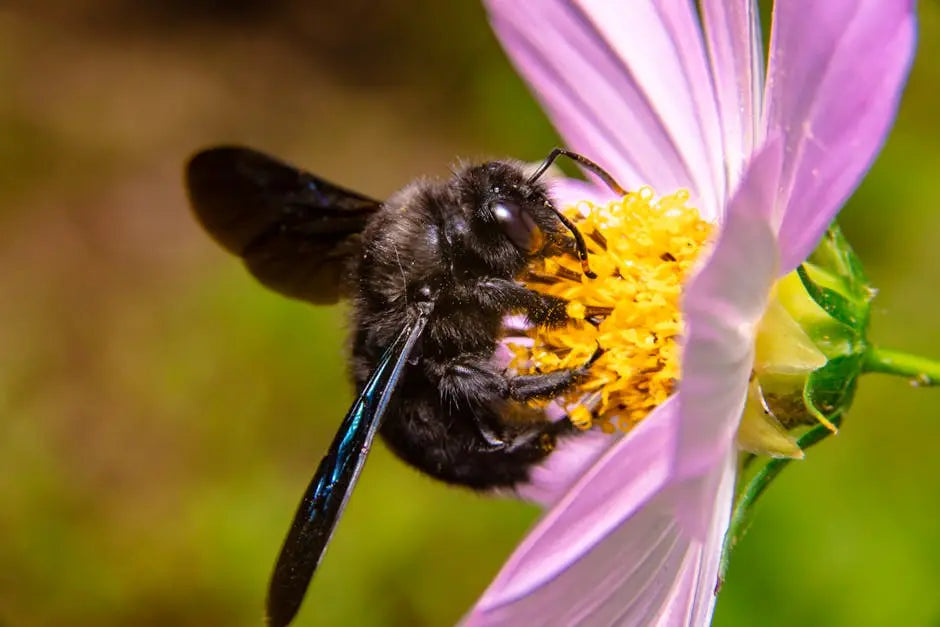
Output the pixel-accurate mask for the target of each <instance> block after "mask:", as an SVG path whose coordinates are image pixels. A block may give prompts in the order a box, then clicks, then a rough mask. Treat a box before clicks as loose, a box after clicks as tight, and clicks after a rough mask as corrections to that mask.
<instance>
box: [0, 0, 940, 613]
mask: <svg viewBox="0 0 940 627" xmlns="http://www.w3.org/2000/svg"><path fill="white" fill-rule="evenodd" d="M920 4H921V14H922V19H921V27H922V34H921V49H920V51H919V54H918V59H917V61H916V63H915V67H914V71H913V75H912V78H911V81H910V85H909V88H908V91H907V95H906V97H905V100H904V104H903V107H902V110H901V114H900V117H899V120H898V123H897V127H896V129H895V131H894V133H893V135H892V137H891V139H890V140H889V142H888V144H887V146H886V148H885V151H884V153H883V155H882V157H881V158H880V159H879V161H878V163H877V164H876V166H875V168H874V169H873V170H872V173H871V175H870V176H869V177H868V178H867V179H866V181H865V183H864V184H863V185H862V187H861V189H860V190H859V192H858V193H857V194H856V195H855V197H854V198H853V199H852V201H851V202H850V203H849V206H848V208H847V209H846V210H845V212H844V213H843V228H844V230H845V232H846V233H847V235H848V236H849V238H850V240H851V241H852V243H853V245H854V246H855V248H856V249H857V250H858V251H859V254H860V255H861V257H862V259H863V260H864V261H865V263H866V270H867V272H868V274H869V276H870V277H871V279H872V282H873V283H874V284H875V285H877V286H879V287H880V289H881V292H880V295H879V297H878V299H877V300H876V301H875V306H874V319H873V339H874V341H875V342H876V343H882V344H884V345H890V346H893V347H898V348H912V349H916V350H917V351H919V352H921V353H925V354H932V355H935V356H936V355H940V330H938V329H940V328H938V326H937V324H936V314H935V313H934V312H935V309H936V308H937V307H938V305H940V295H938V294H940V292H938V290H937V287H936V286H937V285H938V282H940V265H938V264H937V263H936V262H935V258H934V257H933V254H934V252H935V250H936V249H935V248H934V247H935V246H937V243H938V242H937V237H938V236H937V234H938V233H940V212H938V211H936V208H935V204H936V201H935V200H933V199H931V197H930V195H929V194H927V190H928V189H930V187H931V185H933V184H935V183H936V182H937V177H936V172H937V171H938V166H940V163H938V161H940V156H938V152H937V150H936V146H937V144H938V141H940V122H938V118H937V115H936V113H935V112H936V109H937V107H938V106H940V95H938V92H937V91H936V85H937V84H938V82H940V65H938V64H937V63H936V62H935V61H933V62H932V61H931V60H935V59H937V58H938V54H940V50H938V47H940V43H938V42H940V9H938V6H937V3H935V2H922V3H920ZM0 138H2V141H0V268H2V269H0V290H2V292H0V293H2V294H3V295H4V299H3V303H4V304H3V306H0V347H2V350H0V503H2V506H0V564H2V568H0V625H16V626H20V625H23V626H31V625H62V624H69V625H104V626H107V625H125V624H136V625H207V624H212V625H258V624H260V622H261V615H262V605H263V597H264V590H265V585H266V581H267V578H268V575H269V572H270V569H271V567H272V565H273V559H274V556H275V554H276V552H277V550H278V548H279V546H280V543H281V540H282V538H283V534H284V533H285V531H286V529H287V524H288V521H289V519H290V516H291V514H292V513H293V511H294V507H295V506H296V501H297V499H298V497H299V495H300V494H301V492H302V490H303V488H304V487H305V486H306V483H307V481H308V480H309V477H310V474H311V473H312V471H313V469H314V467H315V466H316V463H317V461H318V459H319V457H320V455H321V454H322V452H323V451H324V449H325V448H326V446H327V443H328V442H329V439H330V438H331V437H332V435H333V430H334V429H335V427H336V425H337V424H338V422H339V420H340V417H341V416H342V414H343V412H344V410H345V408H346V406H347V404H348V403H349V402H350V394H349V392H348V386H347V384H346V383H345V365H344V359H343V354H344V349H345V346H344V341H343V339H342V335H343V333H344V332H345V322H344V316H343V312H342V311H341V310H340V309H336V308H334V309H328V308H327V309H323V308H321V309H317V308H312V307H309V306H307V305H304V304H301V303H296V302H290V301H287V300H284V299H282V298H280V297H278V296H276V295H274V294H272V293H270V292H268V291H266V290H264V289H263V288H261V287H260V286H258V285H257V284H256V283H255V282H254V281H253V280H252V279H251V278H250V277H249V276H248V274H247V273H246V272H244V271H243V269H242V268H241V267H240V266H239V264H238V263H237V262H236V261H235V260H234V259H232V258H230V257H228V256H226V255H225V254H224V253H222V252H220V251H219V250H218V249H217V248H216V247H215V246H214V245H213V244H212V242H210V241H209V239H208V238H207V237H206V236H205V235H204V234H203V233H202V232H201V231H200V230H199V228H198V227H197V226H196V225H195V223H194V221H193V220H192V218H191V217H190V215H189V213H188V209H187V205H186V201H185V199H184V196H183V192H182V188H181V182H180V169H181V164H182V162H183V160H184V159H185V158H186V156H187V155H188V154H190V153H191V152H192V151H194V150H195V149H197V148H198V147H201V146H203V145H206V144H211V143H220V142H224V141H239V142H244V143H249V144H252V145H255V146H258V147H260V148H263V149H265V150H268V151H270V152H273V153H275V154H279V155H283V156H284V157H285V158H288V159H290V160H293V161H295V162H297V163H302V164H304V165H305V166H307V167H308V168H309V169H311V170H313V171H316V172H318V173H322V174H323V175H325V176H328V177H331V178H333V179H336V180H338V181H340V182H344V183H346V184H348V185H350V186H354V187H357V188H359V189H361V190H362V191H364V192H367V193H370V194H373V195H376V196H383V195H386V194H388V193H389V192H391V191H392V190H394V189H395V188H396V187H397V186H399V185H400V184H402V183H403V182H405V181H407V180H409V179H411V178H413V177H415V176H416V175H418V174H422V173H425V174H444V173H446V171H447V167H448V164H449V163H451V162H452V161H453V159H454V158H455V157H456V156H486V155H502V154H509V155H513V156H517V157H520V158H524V159H528V160H536V159H538V158H540V157H541V156H542V155H544V154H545V153H546V152H547V150H548V148H549V147H551V146H553V145H554V144H555V143H556V141H557V139H556V137H555V136H554V134H553V131H552V130H551V127H550V125H549V123H548V122H547V120H546V119H545V117H544V115H543V114H542V113H541V112H540V110H539V109H538V107H537V106H536V105H535V103H534V102H533V101H532V99H531V97H530V96H529V94H528V93H527V91H526V89H525V87H524V85H523V84H522V83H521V81H520V80H519V79H518V78H517V77H516V76H515V75H514V73H513V71H512V70H511V68H510V67H509V65H508V64H507V63H506V61H505V59H504V57H503V56H502V53H501V52H500V50H499V47H498V45H497V43H496V41H495V40H494V38H493V37H492V35H491V34H490V32H489V29H488V26H487V24H486V21H485V16H484V14H483V11H482V9H481V8H480V7H479V6H478V5H477V4H476V3H475V2H471V1H469V0H464V1H461V2H449V3H441V2H435V1H434V0H418V1H416V2H413V3H410V4H405V3H399V2H395V1H393V0H385V1H383V2H375V1H371V2H367V1H366V0H346V1H345V2H342V3H334V2H325V1H324V2H301V1H300V0H297V1H285V0H282V1H279V2H269V3H265V2H261V1H260V0H238V1H237V2H231V1H229V2H222V1H218V0H198V1H195V2H185V1H183V0H174V1H172V2H139V1H136V0H76V1H74V2H69V1H67V0H58V1H56V0H45V1H42V2H38V3H36V2H34V3H27V2H25V1H24V2H19V3H17V2H14V3H12V4H11V3H4V5H3V7H2V8H0ZM861 383H862V384H861V386H860V390H859V393H858V397H857V401H856V404H855V408H854V410H853V411H852V412H851V413H850V415H849V416H848V417H847V419H846V423H845V427H844V429H843V431H842V432H841V433H840V435H839V436H838V437H836V438H831V439H830V441H828V442H826V443H825V444H823V445H821V446H819V447H817V448H816V449H814V450H813V451H812V453H811V454H810V455H809V459H808V460H806V461H805V462H803V463H800V464H794V465H792V467H791V469H789V470H788V471H787V472H786V473H785V474H784V475H783V477H782V479H780V480H779V481H778V482H777V484H776V485H775V486H774V487H773V489H772V490H771V491H770V492H769V493H768V495H767V496H766V497H765V499H764V502H763V503H762V504H761V506H760V507H759V509H758V512H757V516H756V519H755V522H754V525H753V527H752V529H751V532H750V533H749V535H748V536H747V537H746V538H745V540H744V542H743V543H742V544H741V546H740V548H739V550H738V553H737V555H736V557H735V560H734V562H733V564H732V568H731V572H730V576H729V579H728V581H727V582H726V583H725V586H724V588H723V594H722V596H721V599H720V602H719V606H718V612H717V617H716V624H717V625H722V626H724V625H754V624H761V625H791V624H796V623H799V624H820V625H823V624H824V625H883V624H904V625H925V624H937V621H940V601H938V597H937V595H936V594H935V589H936V588H937V586H938V585H940V534H938V533H937V525H936V520H937V519H938V517H940V501H938V499H937V498H936V497H935V496H931V495H935V494H936V493H937V490H938V479H937V477H940V457H938V456H937V455H936V444H935V442H936V440H937V439H938V438H940V420H938V414H940V412H938V408H940V405H938V402H940V398H938V396H937V393H936V392H933V391H929V390H927V391H917V390H911V389H908V388H907V386H906V384H905V383H904V382H903V381H899V380H890V379H881V378H877V377H867V378H865V379H864V380H863V381H862V382H861ZM336 390H347V391H344V392H343V393H337V392H336ZM535 515H536V512H535V510H534V509H532V508H530V507H527V506H525V505H521V504H518V503H513V502H508V501H499V500H486V499H483V498H480V497H478V496H475V495H473V494H471V493H468V492H464V491H461V490H455V489H450V488H447V487H444V486H441V485H437V484H435V483H432V482H431V481H430V480H428V479H425V478H424V477H422V476H419V475H417V474H416V473H415V472H413V471H412V470H410V469H409V468H406V467H404V466H403V465H402V464H400V463H398V462H397V461H396V460H394V459H393V458H392V457H391V456H390V454H388V453H387V452H386V451H385V450H384V448H383V447H381V446H379V447H377V449H376V450H375V452H374V454H373V455H372V456H371V458H370V460H369V464H368V467H367V468H366V471H365V474H364V476H363V481H362V482H361V484H360V487H359V489H358V491H357V493H356V496H355V498H354V499H353V500H352V503H351V505H350V507H349V510H348V512H347V514H346V516H345V517H344V520H343V524H342V525H341V526H340V529H339V531H338V533H337V535H336V538H335V541H334V543H333V546H332V547H331V549H330V552H329V554H328V556H327V558H326V560H325V563H324V565H323V569H322V571H321V572H320V573H319V574H318V577H317V581H316V585H315V586H314V587H313V588H312V590H311V593H310V594H309V596H308V599H307V602H306V605H305V607H304V609H303V611H302V614H301V620H300V624H304V625H330V624H352V625H399V624H401V625H405V624H407V625H439V624H447V623H452V622H453V621H454V620H455V619H457V618H458V617H459V616H460V614H461V613H462V612H463V611H464V610H465V609H466V608H467V607H468V606H469V605H470V603H471V602H472V601H473V600H474V599H475V597H476V596H477V595H478V594H479V592H480V591H481V590H482V589H483V588H484V586H485V585H486V583H487V582H488V580H489V578H490V577H491V576H492V575H493V574H494V573H495V572H496V570H497V568H498V567H499V565H500V563H501V561H502V560H503V559H504V558H505V556H506V555H507V554H508V553H509V551H510V550H511V548H512V546H513V545H514V543H515V542H516V541H517V539H518V538H520V537H521V535H522V534H523V533H524V531H525V529H526V527H527V526H528V525H529V524H530V523H531V521H532V520H533V519H534V517H535Z"/></svg>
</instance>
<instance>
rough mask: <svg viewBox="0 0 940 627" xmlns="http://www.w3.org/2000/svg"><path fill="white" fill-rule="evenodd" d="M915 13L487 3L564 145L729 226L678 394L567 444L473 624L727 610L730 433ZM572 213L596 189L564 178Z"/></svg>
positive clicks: (856, 1)
mask: <svg viewBox="0 0 940 627" xmlns="http://www.w3.org/2000/svg"><path fill="white" fill-rule="evenodd" d="M913 5H914V3H913V0H890V1H886V0H827V1H825V2H820V1H819V0H787V1H786V2H778V3H775V5H774V9H773V16H772V18H773V21H772V27H771V33H770V44H769V54H768V63H767V65H766V80H765V64H764V60H763V57H764V54H763V45H762V38H761V32H760V19H759V15H758V8H757V3H756V2H752V1H751V0H704V1H703V2H701V3H698V6H696V3H691V2H677V1H673V0H662V1H652V2H645V1H644V2H639V1H634V2H610V1H609V0H581V1H574V0H545V1H542V2H518V1H516V0H489V1H488V8H489V11H490V15H491V19H492V23H493V27H494V29H495V31H496V33H497V35H498V36H499V38H500V40H501V42H502V44H503V46H504V47H505V49H506V51H507V53H508V55H509V57H510V59H511V60H512V62H513V63H514V64H515V66H516V67H517V69H518V70H519V72H520V73H521V74H522V76H523V77H524V78H525V79H526V80H527V81H528V82H529V84H530V85H531V87H532V89H533V92H534V93H535V95H536V97H537V98H538V99H539V100H540V101H541V103H542V104H543V106H544V108H545V110H546V111H547V112H548V114H549V115H550V117H551V118H552V120H553V121H554V123H555V125H556V127H557V128H558V130H559V131H560V133H561V135H562V137H563V139H564V141H565V143H566V145H567V146H568V147H570V148H571V149H573V150H575V151H577V152H580V153H582V154H585V155H587V156H589V157H590V158H591V159H593V160H595V161H597V162H598V163H600V164H602V165H603V166H604V167H605V168H606V169H608V170H609V171H610V172H611V173H612V174H613V175H614V177H615V178H616V179H618V180H619V182H620V183H621V184H622V185H624V186H625V187H626V188H627V189H632V190H638V189H640V188H641V186H650V187H652V188H653V189H655V190H656V192H657V193H662V192H666V193H672V192H675V191H676V190H688V195H689V203H690V204H691V205H692V206H695V207H697V208H698V210H699V212H700V215H701V217H702V218H704V220H705V221H707V222H710V223H714V224H717V225H719V227H718V232H717V235H716V237H715V239H714V242H713V244H712V246H711V248H710V251H709V253H708V255H707V258H706V259H705V260H704V261H703V262H702V263H701V266H700V267H699V266H696V268H697V271H696V272H695V273H694V276H692V277H691V278H690V279H689V280H688V281H687V282H686V283H685V285H684V287H683V290H682V296H681V299H682V300H681V303H682V320H683V323H684V327H683V331H682V336H681V338H680V339H679V345H680V347H679V350H680V351H681V379H680V380H679V382H678V385H677V388H676V390H675V393H673V394H672V395H671V396H669V398H668V400H665V401H664V402H662V403H661V404H659V405H658V407H656V408H655V409H654V410H653V411H652V412H651V413H650V414H649V415H648V416H646V417H645V418H644V419H643V420H641V421H639V423H638V424H637V425H636V426H635V427H633V428H632V429H631V430H629V432H628V433H627V434H626V435H609V434H606V433H603V432H601V431H600V430H597V429H595V430H591V431H589V432H587V433H585V434H583V435H582V436H580V437H577V438H572V439H570V440H567V441H563V443H562V445H561V446H560V447H559V449H558V450H556V451H555V452H554V453H553V454H552V455H551V456H549V458H548V461H547V462H546V464H545V465H544V466H543V467H540V468H537V469H536V470H535V472H534V473H533V477H532V483H531V485H530V486H527V487H526V488H524V489H522V490H520V492H521V493H522V494H523V496H526V497H528V498H532V499H534V500H537V501H539V502H541V503H543V504H546V505H550V506H551V509H550V511H549V512H548V513H547V515H546V516H545V517H544V518H543V519H542V520H541V521H540V522H539V523H538V524H537V525H536V527H535V528H534V529H533V530H532V531H531V532H530V534H529V535H528V537H527V538H526V539H525V540H524V541H523V542H522V544H521V545H520V546H519V547H518V548H517V550H516V551H515V553H514V554H513V555H512V557H511V558H510V559H509V561H508V563H507V564H506V565H505V566H504V567H503V569H502V571H501V572H500V573H499V575H498V576H497V577H496V579H495V581H494V582H493V583H492V584H491V585H490V587H489V588H488V589H487V590H486V592H485V593H484V594H483V596H482V597H481V599H480V600H479V601H478V603H477V605H476V606H475V607H474V608H473V609H472V610H471V612H470V613H469V614H468V615H467V616H466V617H465V622H466V624H468V625H502V624H505V625H510V624H511V625H548V624H559V625H567V624H603V625H608V624H626V625H648V624H660V625H685V624H692V625H699V624H704V623H707V622H708V621H709V620H710V618H711V614H712V611H713V608H714V600H715V588H716V581H717V573H718V562H719V557H720V553H721V547H722V541H723V538H724V535H725V531H726V530H727V528H728V523H729V516H730V511H731V504H732V499H733V497H734V484H735V474H736V472H737V468H738V463H737V462H738V447H737V445H736V434H737V432H738V428H739V424H740V422H741V417H742V412H743V411H744V407H745V402H746V399H747V397H748V390H749V379H750V378H751V375H752V371H753V368H754V367H755V338H756V335H757V329H758V326H759V324H760V323H761V320H762V318H764V316H765V313H766V312H767V310H768V303H769V300H770V297H771V295H772V293H773V291H774V289H775V287H774V286H775V283H776V281H777V280H778V278H779V277H782V276H784V275H787V274H788V273H790V272H791V271H793V270H794V269H795V268H796V267H797V266H798V265H799V264H800V263H801V262H803V261H804V260H805V259H806V258H807V256H808V255H809V254H810V253H811V252H812V251H813V249H814V248H815V247H816V246H817V244H818V243H819V241H820V238H821V237H822V235H823V233H824V232H825V231H826V229H827V227H828V226H829V224H830V223H831V222H832V220H833V218H834V217H835V216H836V214H837V213H838V211H839V209H840V208H841V206H842V204H843V203H844V202H845V200H846V199H847V198H848V196H849V195H850V194H851V193H852V191H853V190H854V188H855V187H856V186H857V185H858V183H859V181H860V179H861V178H862V176H863V175H864V173H865V172H866V171H867V169H868V168H869V167H870V165H871V163H872V161H873V160H874V158H875V155H876V154H877V152H878V150H879V149H880V147H881V144H882V142H883V141H884V139H885V136H886V134H887V131H888V129H889V127H890V125H891V123H892V121H893V119H894V116H895V112H896V109H897V106H898V101H899V98H900V92H901V88H902V84H903V82H904V80H905V77H906V74H907V70H908V67H909V64H910V61H911V58H912V54H913V46H914V39H915V16H914V6H913ZM556 194H557V196H558V197H559V199H560V201H561V203H562V204H566V203H577V202H578V201H581V200H584V199H589V200H596V201H603V200H604V199H605V198H609V196H610V194H609V192H606V190H605V189H604V188H603V187H600V186H594V185H593V184H585V183H579V182H576V181H568V182H562V183H560V184H559V185H558V186H557V189H556Z"/></svg>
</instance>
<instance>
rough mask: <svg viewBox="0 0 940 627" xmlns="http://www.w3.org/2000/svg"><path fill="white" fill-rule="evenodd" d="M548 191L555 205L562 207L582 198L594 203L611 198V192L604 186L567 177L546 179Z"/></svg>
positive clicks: (575, 202) (573, 203)
mask: <svg viewBox="0 0 940 627" xmlns="http://www.w3.org/2000/svg"><path fill="white" fill-rule="evenodd" d="M546 182H547V183H548V187H549V191H550V193H551V196H552V199H553V200H554V201H555V206H557V207H559V208H562V207H568V206H570V205H576V204H578V203H579V202H581V201H582V200H587V201H590V202H592V203H595V204H601V203H605V202H607V201H609V200H611V199H612V198H613V194H612V193H611V192H610V190H608V189H607V188H606V187H601V186H598V185H595V184H594V183H588V182H587V181H579V180H577V179H569V178H552V179H547V180H546Z"/></svg>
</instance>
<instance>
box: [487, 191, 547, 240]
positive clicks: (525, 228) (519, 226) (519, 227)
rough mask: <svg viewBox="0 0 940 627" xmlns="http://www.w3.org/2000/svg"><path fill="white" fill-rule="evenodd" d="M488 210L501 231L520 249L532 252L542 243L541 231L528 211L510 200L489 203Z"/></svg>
mask: <svg viewBox="0 0 940 627" xmlns="http://www.w3.org/2000/svg"><path fill="white" fill-rule="evenodd" d="M490 210H491V211H492V212H493V215H494V216H495V217H496V221H497V222H498V223H499V225H500V226H501V227H502V229H503V232H504V233H506V235H507V237H509V239H510V240H512V243H513V244H515V245H516V247H517V248H519V249H520V250H522V251H525V252H527V253H532V252H535V251H537V250H538V249H539V248H540V247H541V245H542V231H541V230H540V229H539V227H538V225H537V224H535V222H534V221H533V220H532V217H531V216H530V215H529V214H528V212H526V211H523V210H522V209H521V208H520V207H519V205H517V204H516V203H514V202H512V201H511V200H501V201H498V202H495V203H493V204H492V205H490Z"/></svg>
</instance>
